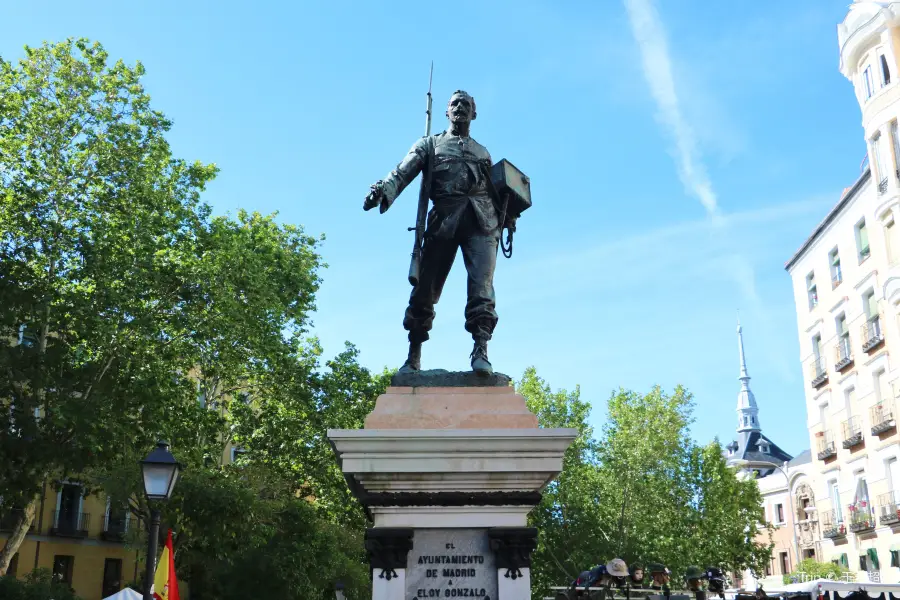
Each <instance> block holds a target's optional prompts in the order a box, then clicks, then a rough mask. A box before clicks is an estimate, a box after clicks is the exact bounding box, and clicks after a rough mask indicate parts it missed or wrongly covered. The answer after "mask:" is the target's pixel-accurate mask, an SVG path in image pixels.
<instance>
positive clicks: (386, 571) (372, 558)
mask: <svg viewBox="0 0 900 600" xmlns="http://www.w3.org/2000/svg"><path fill="white" fill-rule="evenodd" d="M365 546H366V553H367V554H368V555H369V566H370V568H371V569H372V570H375V569H380V570H381V573H379V574H378V577H379V579H387V580H388V581H390V580H391V579H394V578H395V577H397V571H396V569H405V568H406V558H407V556H408V555H409V551H410V550H412V547H413V530H412V529H411V528H406V527H403V528H393V527H392V528H388V527H373V528H370V529H366V537H365Z"/></svg>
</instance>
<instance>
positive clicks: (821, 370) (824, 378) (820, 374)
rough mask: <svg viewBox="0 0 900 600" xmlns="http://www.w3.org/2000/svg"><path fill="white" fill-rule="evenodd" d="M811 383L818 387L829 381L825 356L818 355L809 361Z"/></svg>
mask: <svg viewBox="0 0 900 600" xmlns="http://www.w3.org/2000/svg"><path fill="white" fill-rule="evenodd" d="M809 383H810V384H811V385H812V386H813V387H814V388H816V389H818V388H820V387H822V386H823V385H825V384H826V383H828V369H827V368H826V367H825V357H824V356H818V357H816V358H813V359H812V361H811V362H810V363H809Z"/></svg>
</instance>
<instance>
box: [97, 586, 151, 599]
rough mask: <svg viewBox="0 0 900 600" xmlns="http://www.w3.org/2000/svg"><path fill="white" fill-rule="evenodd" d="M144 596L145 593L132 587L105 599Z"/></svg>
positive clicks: (139, 597) (140, 597) (141, 597)
mask: <svg viewBox="0 0 900 600" xmlns="http://www.w3.org/2000/svg"><path fill="white" fill-rule="evenodd" d="M143 598H144V596H143V594H139V593H138V592H136V591H134V590H133V589H131V588H125V589H124V590H121V591H118V592H116V593H115V594H113V595H112V596H107V597H106V598H104V599H103V600H143Z"/></svg>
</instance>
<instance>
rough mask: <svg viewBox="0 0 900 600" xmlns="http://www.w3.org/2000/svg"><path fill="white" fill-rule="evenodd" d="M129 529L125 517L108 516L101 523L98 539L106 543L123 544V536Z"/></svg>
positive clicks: (128, 523) (128, 522)
mask: <svg viewBox="0 0 900 600" xmlns="http://www.w3.org/2000/svg"><path fill="white" fill-rule="evenodd" d="M130 529H131V522H130V520H129V519H128V518H127V517H126V516H125V515H116V516H113V515H109V516H107V517H106V519H105V520H104V522H103V532H102V533H101V534H100V537H101V538H102V539H104V540H106V541H107V542H124V541H125V535H126V534H127V533H128V531H129V530H130Z"/></svg>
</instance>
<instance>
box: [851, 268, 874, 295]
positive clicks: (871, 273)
mask: <svg viewBox="0 0 900 600" xmlns="http://www.w3.org/2000/svg"><path fill="white" fill-rule="evenodd" d="M864 262H865V261H864ZM877 275H878V269H872V270H871V271H869V272H868V273H866V276H865V277H863V278H862V279H860V280H859V283H857V284H856V285H854V286H853V289H854V290H856V291H859V290H860V288H862V287H863V286H864V285H866V284H867V283H868V282H869V279H871V278H873V277H876V276H877Z"/></svg>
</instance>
